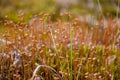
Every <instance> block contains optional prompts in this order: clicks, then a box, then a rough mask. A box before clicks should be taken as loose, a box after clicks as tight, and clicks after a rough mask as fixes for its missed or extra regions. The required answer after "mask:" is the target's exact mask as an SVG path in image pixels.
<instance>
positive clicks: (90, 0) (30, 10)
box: [0, 0, 120, 21]
mask: <svg viewBox="0 0 120 80" xmlns="http://www.w3.org/2000/svg"><path fill="white" fill-rule="evenodd" d="M119 4H120V0H0V20H2V19H4V18H5V16H6V15H7V16H8V18H9V19H12V20H14V21H17V18H18V16H17V15H18V13H19V11H23V12H24V13H25V20H29V18H30V16H31V15H34V14H38V13H40V12H45V13H49V14H51V15H52V14H54V16H55V17H58V15H59V13H60V12H66V11H70V12H71V13H72V14H73V15H75V16H76V15H77V16H78V15H81V16H82V15H83V16H84V15H92V16H98V15H99V14H101V12H102V14H103V15H104V16H105V17H106V16H107V15H108V14H109V16H111V17H119V16H118V15H119V14H120V10H119V9H120V8H119Z"/></svg>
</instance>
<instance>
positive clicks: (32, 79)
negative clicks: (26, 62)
mask: <svg viewBox="0 0 120 80" xmlns="http://www.w3.org/2000/svg"><path fill="white" fill-rule="evenodd" d="M41 67H44V68H47V69H48V70H50V71H51V72H52V73H54V75H55V76H58V77H59V79H60V80H63V78H62V77H61V76H60V75H59V74H58V73H57V72H56V70H55V69H53V68H52V67H50V66H47V65H38V66H37V67H36V69H35V70H34V72H33V76H32V78H31V79H30V80H34V77H35V75H36V73H37V71H38V69H39V68H41Z"/></svg>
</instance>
